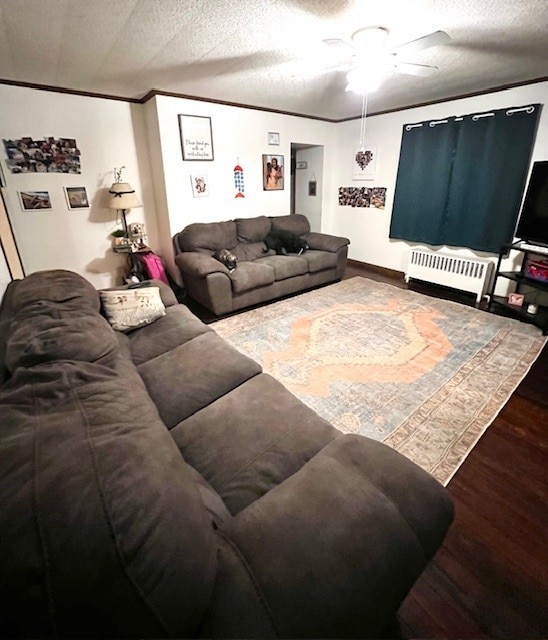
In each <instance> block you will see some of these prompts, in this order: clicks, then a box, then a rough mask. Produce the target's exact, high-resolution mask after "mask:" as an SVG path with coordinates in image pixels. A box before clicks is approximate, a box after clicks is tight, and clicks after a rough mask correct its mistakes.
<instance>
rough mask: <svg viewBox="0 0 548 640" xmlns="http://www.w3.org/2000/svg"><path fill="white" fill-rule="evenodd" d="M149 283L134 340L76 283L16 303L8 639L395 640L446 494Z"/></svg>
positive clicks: (25, 294) (3, 616)
mask: <svg viewBox="0 0 548 640" xmlns="http://www.w3.org/2000/svg"><path fill="white" fill-rule="evenodd" d="M145 284H146V285H147V286H146V287H145V289H144V290H143V292H142V295H144V293H145V291H146V292H147V294H148V293H150V294H151V295H152V294H158V293H160V295H161V298H160V297H159V296H156V298H157V300H156V302H155V303H154V305H152V303H151V302H150V300H151V299H152V298H146V301H145V303H143V304H145V307H146V308H144V311H145V312H146V313H147V314H148V315H147V319H145V320H143V317H144V316H143V315H139V316H138V317H137V316H136V324H139V325H140V327H139V328H133V329H129V327H128V323H131V317H130V316H131V314H130V313H129V312H127V313H126V312H125V311H124V315H122V319H121V321H123V323H125V324H123V325H122V326H124V327H125V331H119V330H114V329H113V328H112V326H111V325H112V324H115V323H114V321H113V317H111V316H109V312H108V311H107V309H108V308H109V307H107V306H106V299H105V304H104V305H103V306H101V298H100V294H99V293H98V292H97V291H96V290H95V289H94V288H93V286H92V285H91V284H90V283H88V282H87V281H86V280H85V279H84V278H82V277H80V276H79V275H77V274H75V273H72V272H67V271H47V272H39V273H34V274H32V275H30V276H28V277H27V278H24V279H23V280H19V281H15V282H13V283H11V284H10V285H9V287H8V289H7V291H6V294H5V296H4V300H3V302H2V306H1V308H0V336H1V340H0V461H1V464H0V504H1V505H2V507H1V509H0V532H1V534H0V566H1V575H2V579H1V580H0V632H1V635H2V636H3V637H25V638H28V637H33V638H42V637H71V638H80V637H93V638H160V637H173V638H187V637H201V638H358V637H359V638H365V637H375V638H378V637H382V636H389V635H390V634H391V633H393V628H394V622H395V619H396V612H397V610H398V607H399V605H400V603H401V602H402V600H403V598H405V596H406V594H407V593H408V591H409V589H410V588H411V586H412V585H413V583H414V581H415V580H416V578H417V577H418V576H419V575H420V573H421V572H422V570H423V569H424V567H425V566H426V564H427V563H428V561H429V560H430V558H431V557H432V556H433V555H434V553H435V552H436V550H437V549H438V547H439V546H440V544H441V542H442V540H443V538H444V536H445V533H446V531H447V528H448V527H449V525H450V522H451V520H452V517H453V507H452V502H451V500H450V498H449V496H448V493H447V491H446V490H445V489H444V488H443V487H442V486H441V485H440V484H438V482H437V481H435V480H434V479H433V478H432V477H431V476H429V475H428V474H427V473H426V472H424V471H423V470H421V469H420V468H418V467H417V466H416V465H415V464H413V463H412V462H410V461H409V460H407V459H406V458H404V457H403V456H401V455H400V454H398V453H397V452H395V451H393V450H392V449H390V448H388V447H387V446H384V445H383V444H381V443H379V442H375V441H373V440H369V439H367V438H364V437H361V436H357V435H344V434H342V433H340V432H339V431H337V430H336V429H335V428H334V427H333V426H331V425H330V424H328V423H327V422H326V421H325V420H324V419H322V418H321V417H320V416H318V415H317V414H316V413H314V412H313V411H312V410H311V409H309V408H308V407H307V406H306V405H304V404H303V403H302V402H300V401H299V400H298V399H297V398H295V397H294V396H293V395H292V394H291V393H290V392H288V391H287V390H286V389H285V388H284V387H283V386H282V385H281V384H280V383H279V382H277V381H276V380H274V379H273V378H271V377H270V376H269V375H267V374H265V373H263V372H262V371H261V368H260V366H259V365H258V364H257V363H256V362H254V361H253V360H251V359H249V358H248V357H246V356H244V355H243V354H241V353H239V352H238V351H236V350H235V349H234V348H232V347H231V346H230V345H229V344H228V343H227V342H225V341H224V340H223V339H221V338H220V337H219V336H218V335H217V334H216V333H215V330H214V325H212V326H208V325H205V324H203V323H202V322H201V321H200V320H198V319H197V318H196V317H195V316H194V315H192V313H190V311H189V310H188V309H187V308H186V307H185V306H183V305H180V304H177V301H176V299H175V297H174V295H173V293H172V292H171V290H170V289H169V288H168V287H166V286H165V285H163V284H162V283H160V282H149V283H145ZM156 287H158V288H159V291H158V289H156ZM108 293H109V296H110V297H109V304H110V303H113V304H114V306H116V305H117V304H118V303H120V304H122V303H123V301H124V300H126V299H127V298H131V296H134V299H135V300H137V301H139V300H140V299H141V300H142V299H144V298H140V297H139V295H140V294H139V291H134V290H128V289H125V290H120V291H115V292H108ZM101 295H102V296H103V298H105V292H101ZM152 307H154V308H153V309H152ZM151 309H152V311H154V314H153V315H150V314H149V312H150V311H151ZM141 311H143V309H142V308H141ZM105 314H106V315H107V316H109V320H107V319H106V317H105ZM154 318H156V319H154ZM137 320H138V322H137Z"/></svg>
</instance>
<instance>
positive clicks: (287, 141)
mask: <svg viewBox="0 0 548 640" xmlns="http://www.w3.org/2000/svg"><path fill="white" fill-rule="evenodd" d="M156 108H157V119H158V123H159V131H160V147H161V156H162V164H163V173H164V179H165V192H166V206H167V210H166V211H165V212H163V211H161V212H160V216H162V215H164V214H165V215H166V216H167V217H168V219H169V228H170V233H171V235H173V234H175V233H176V232H178V231H180V230H181V229H183V227H185V226H186V225H188V224H190V223H192V222H218V221H221V220H231V219H233V218H250V217H254V216H258V215H267V216H275V215H286V214H288V213H289V206H290V173H289V165H290V158H291V153H290V151H291V143H292V142H297V143H306V144H311V145H323V146H324V148H325V149H326V158H327V159H326V162H325V167H324V172H330V173H332V172H333V171H334V169H335V167H334V161H333V158H334V155H335V150H336V143H337V137H336V129H335V127H336V125H334V124H332V123H328V122H322V121H318V120H311V119H308V118H299V117H296V116H287V115H281V114H275V113H266V112H263V111H258V110H255V109H246V108H240V107H231V106H226V105H219V104H213V103H207V102H200V101H195V100H187V99H182V98H172V97H167V96H157V97H156ZM178 114H188V115H198V116H208V117H210V118H211V122H212V130H213V148H214V160H213V161H183V159H182V152H181V140H180V135H179V123H178V117H177V116H178ZM269 131H276V132H278V133H279V134H280V146H269V145H268V132H269ZM263 154H275V155H283V156H284V165H285V166H284V176H285V178H284V189H283V190H279V191H264V190H263V175H262V155H263ZM236 164H240V166H241V167H242V168H243V171H244V183H245V197H244V198H235V197H234V196H235V195H236V189H235V187H234V171H233V170H234V167H235V166H236ZM198 173H205V174H206V175H207V178H208V182H209V186H210V195H209V196H208V197H204V198H195V197H194V196H193V194H192V189H191V180H190V176H191V175H193V174H198ZM318 186H319V185H318ZM327 189H328V187H327V186H326V185H325V184H324V185H323V194H322V195H323V197H324V198H326V199H327V197H328V196H329V194H328V192H327Z"/></svg>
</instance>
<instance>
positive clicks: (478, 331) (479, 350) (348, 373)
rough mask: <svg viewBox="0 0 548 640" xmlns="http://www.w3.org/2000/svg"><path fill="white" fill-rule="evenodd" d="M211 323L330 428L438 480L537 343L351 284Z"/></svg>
mask: <svg viewBox="0 0 548 640" xmlns="http://www.w3.org/2000/svg"><path fill="white" fill-rule="evenodd" d="M212 326H213V328H214V329H215V331H217V333H219V334H220V335H221V336H223V337H224V338H226V339H227V340H228V341H229V342H230V343H231V344H233V345H234V346H235V347H236V348H237V349H239V350H240V351H242V352H243V353H245V354H247V355H249V356H250V357H252V358H253V359H254V360H256V361H258V362H260V363H261V365H262V367H263V369H264V371H266V372H268V373H270V374H271V375H272V376H273V377H275V378H277V379H278V380H279V381H280V382H282V383H283V384H284V385H285V386H286V387H287V388H288V389H290V390H291V391H292V392H293V393H294V394H295V395H296V396H298V397H299V398H300V399H301V400H303V401H304V402H305V403H306V404H307V405H309V406H310V407H312V408H313V409H314V410H315V411H317V413H319V414H320V415H321V416H323V417H324V418H326V419H327V420H328V421H329V422H331V423H332V424H334V425H335V426H336V427H337V428H338V429H340V430H341V431H344V432H346V433H360V434H362V435H365V436H369V437H371V438H375V439H376V440H381V441H383V442H384V443H386V444H388V445H390V446H391V447H393V448H395V449H397V450H398V451H400V452H401V453H402V454H404V455H406V456H407V457H409V458H410V459H411V460H413V461H414V462H416V463H417V464H418V465H420V466H421V467H422V468H423V469H426V470H427V471H428V472H429V473H431V474H432V475H433V476H434V477H436V478H437V479H438V480H439V481H440V482H442V483H444V484H447V483H448V482H449V480H450V478H451V477H452V476H453V474H454V473H455V472H456V470H457V469H458V467H459V466H460V464H461V463H462V461H463V460H464V459H465V457H466V455H467V454H468V453H469V452H470V450H471V449H472V447H473V446H474V445H475V443H476V442H477V440H478V439H479V437H480V436H481V435H482V433H483V432H484V431H485V429H486V428H487V427H488V426H489V424H490V423H491V422H492V421H493V419H494V418H495V417H496V415H497V414H498V412H499V411H500V410H501V408H502V407H503V406H504V404H505V403H506V402H507V401H508V398H509V397H510V395H511V394H512V392H513V391H514V389H515V388H516V386H517V385H518V384H519V382H520V381H521V380H522V379H523V377H524V376H525V374H526V373H527V371H528V370H529V368H530V366H531V365H532V363H533V362H534V361H535V359H536V358H537V356H538V354H539V353H540V351H541V349H542V347H543V345H544V343H545V340H546V339H545V338H543V337H542V335H541V332H540V330H539V329H537V328H535V327H533V326H531V325H528V324H523V323H521V322H518V321H517V320H512V319H508V318H502V317H499V316H496V315H493V314H489V313H486V312H483V311H479V310H477V309H474V308H471V307H467V306H464V305H461V304H457V303H453V302H448V301H445V300H438V299H436V298H431V297H428V296H424V295H422V294H419V293H415V292H413V291H407V290H405V289H399V288H397V287H394V286H391V285H387V284H382V283H378V282H375V281H372V280H368V279H365V278H359V277H356V278H352V279H349V280H343V281H342V282H339V283H337V284H333V285H330V286H328V287H324V288H322V289H318V290H316V291H312V292H309V293H304V294H302V295H300V296H297V297H294V298H291V299H288V300H284V301H281V302H276V303H274V304H271V305H268V306H265V307H261V308H259V309H254V310H252V311H248V312H245V313H242V314H240V315H236V316H233V317H230V318H226V319H224V320H220V321H218V322H216V323H215V324H214V325H212Z"/></svg>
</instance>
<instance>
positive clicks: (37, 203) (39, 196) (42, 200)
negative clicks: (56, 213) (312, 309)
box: [19, 191, 51, 211]
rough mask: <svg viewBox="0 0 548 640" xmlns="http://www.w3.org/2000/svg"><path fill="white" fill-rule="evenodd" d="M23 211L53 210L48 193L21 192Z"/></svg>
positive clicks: (20, 198)
mask: <svg viewBox="0 0 548 640" xmlns="http://www.w3.org/2000/svg"><path fill="white" fill-rule="evenodd" d="M19 200H20V201H21V208H22V209H23V211H46V210H48V209H51V198H50V197H49V192H48V191H19Z"/></svg>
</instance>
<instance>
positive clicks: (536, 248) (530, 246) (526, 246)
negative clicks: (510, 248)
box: [514, 240, 548, 256]
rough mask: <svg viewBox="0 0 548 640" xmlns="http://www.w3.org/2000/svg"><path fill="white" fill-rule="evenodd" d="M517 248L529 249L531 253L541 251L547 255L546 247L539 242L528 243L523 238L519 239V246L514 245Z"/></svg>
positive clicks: (547, 249)
mask: <svg viewBox="0 0 548 640" xmlns="http://www.w3.org/2000/svg"><path fill="white" fill-rule="evenodd" d="M514 248H517V249H519V250H520V251H530V252H531V253H543V254H544V255H547V256H548V247H545V246H543V245H540V244H529V243H528V242H525V241H524V240H521V241H520V243H519V247H514Z"/></svg>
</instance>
